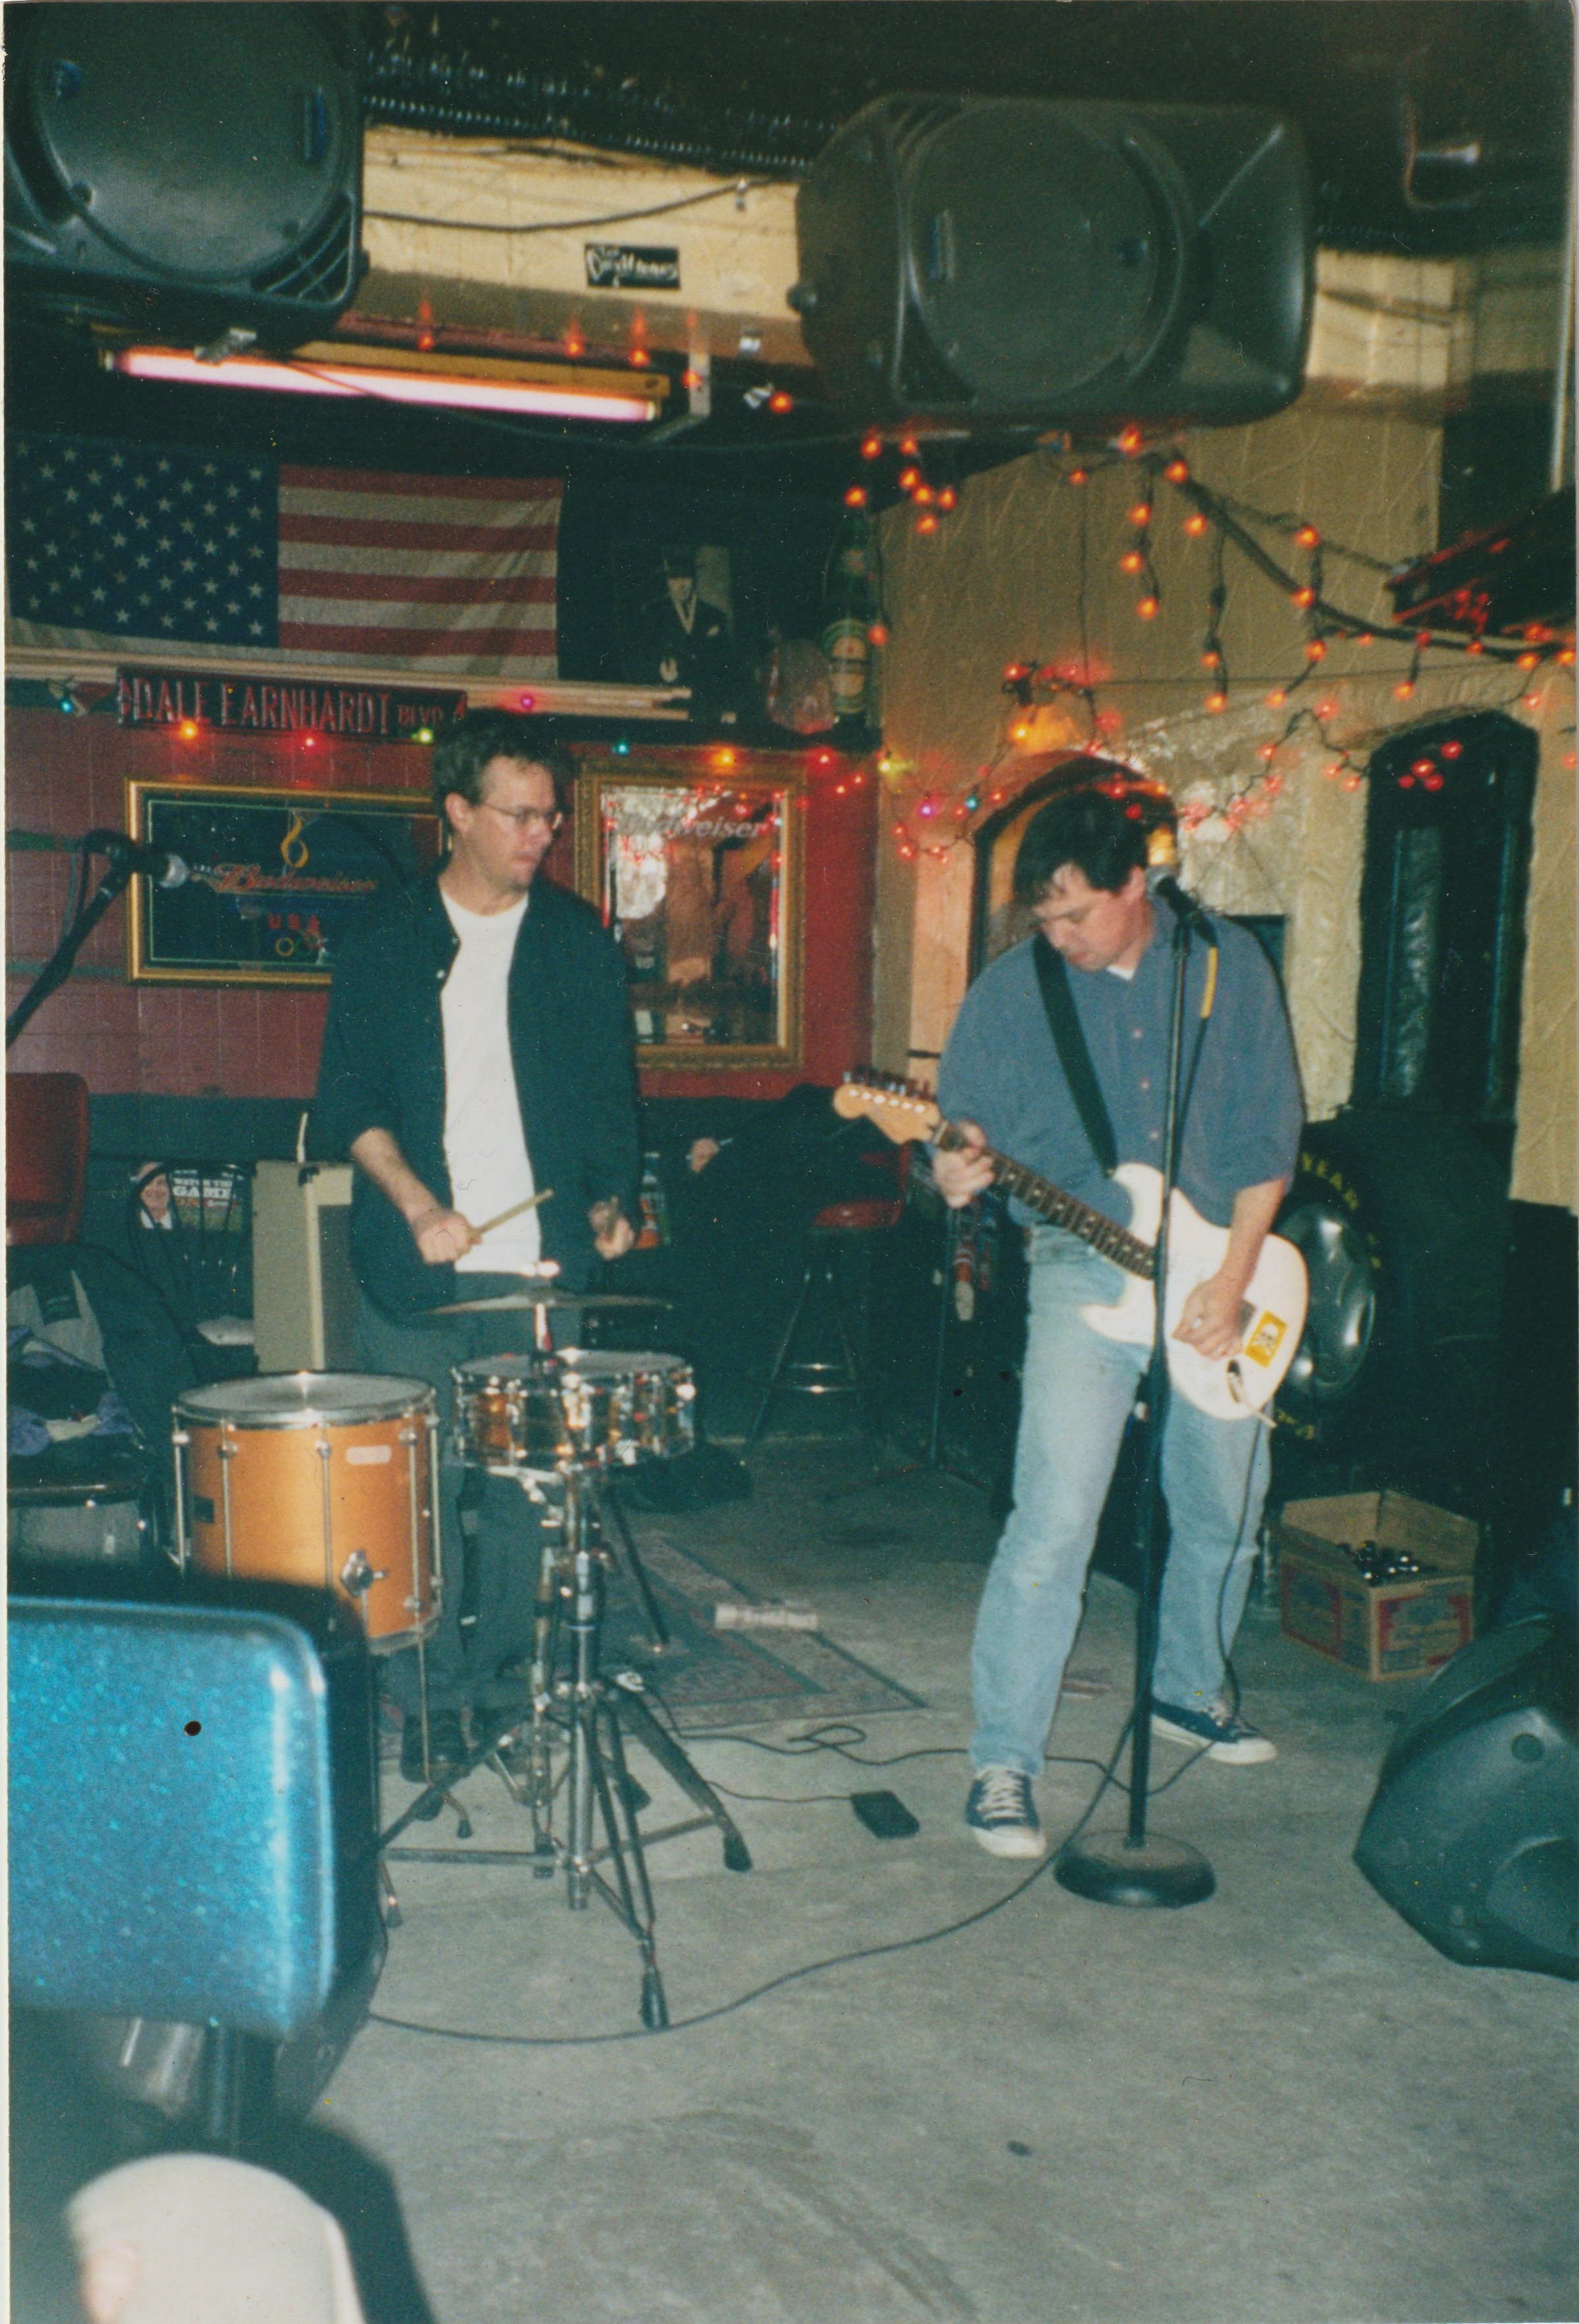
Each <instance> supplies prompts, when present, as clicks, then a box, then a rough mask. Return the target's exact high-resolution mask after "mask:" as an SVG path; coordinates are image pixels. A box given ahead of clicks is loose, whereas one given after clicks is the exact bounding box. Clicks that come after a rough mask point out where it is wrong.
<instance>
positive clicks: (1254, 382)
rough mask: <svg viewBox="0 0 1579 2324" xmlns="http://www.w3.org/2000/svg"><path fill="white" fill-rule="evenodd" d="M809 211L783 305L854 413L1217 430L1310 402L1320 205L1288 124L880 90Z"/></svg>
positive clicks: (1231, 113)
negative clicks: (1306, 393)
mask: <svg viewBox="0 0 1579 2324" xmlns="http://www.w3.org/2000/svg"><path fill="white" fill-rule="evenodd" d="M796 220H797V235H798V242H799V281H798V282H797V284H796V285H795V288H794V290H793V291H791V292H790V294H789V303H790V304H791V306H792V307H794V308H795V309H796V310H797V312H798V313H799V316H800V319H801V329H802V333H803V336H804V337H805V340H806V346H807V350H808V354H809V355H810V356H811V359H812V361H813V362H814V363H815V364H816V365H817V369H818V370H819V371H820V372H821V374H822V375H823V377H824V379H825V381H826V383H827V386H828V389H829V391H830V392H831V394H832V395H833V398H834V400H835V401H836V403H837V404H838V405H839V406H840V408H841V409H842V410H845V411H846V412H847V413H848V414H849V415H850V416H851V417H852V418H853V419H855V420H860V421H862V422H866V421H879V422H881V421H885V420H888V421H893V420H919V421H928V420H930V421H933V422H935V423H942V424H946V425H953V426H959V427H966V428H988V427H998V426H1015V425H1033V426H1035V425H1041V426H1059V427H1063V426H1070V425H1076V426H1078V425H1085V424H1090V425H1095V424H1097V423H1100V422H1107V421H1114V420H1156V421H1158V422H1164V421H1166V422H1170V423H1173V424H1177V425H1184V424H1187V423H1194V424H1198V425H1203V426H1213V425H1218V426H1221V425H1226V424H1229V423H1238V422H1242V421H1245V420H1259V419H1262V418H1264V417H1265V416H1266V414H1267V413H1269V412H1272V411H1276V410H1279V409H1280V408H1281V407H1282V406H1283V405H1284V404H1286V403H1288V402H1289V401H1291V400H1292V399H1293V397H1294V396H1295V395H1297V393H1298V391H1299V386H1300V380H1301V374H1302V370H1303V365H1304V359H1305V346H1306V340H1307V334H1308V328H1309V314H1310V303H1311V212H1310V192H1309V185H1308V180H1307V171H1306V164H1305V157H1304V152H1303V149H1302V147H1301V145H1300V142H1299V138H1298V135H1297V132H1296V131H1295V130H1294V129H1293V128H1292V126H1291V125H1290V124H1288V122H1286V121H1283V120H1281V119H1279V117H1278V115H1275V114H1271V113H1267V112H1263V111H1261V110H1260V109H1258V108H1255V107H1251V106H1164V105H1156V106H1118V105H1105V104H1094V103H1085V102H1071V103H1067V104H1065V103H1061V102H1059V101H1057V100H1055V99H1049V98H1041V97H884V98H882V99H881V100H880V102H879V103H877V104H875V105H871V106H867V107H866V108H865V110H864V111H863V112H862V113H858V114H857V115H855V116H854V119H853V120H852V121H849V122H847V123H846V124H845V127H844V128H843V129H842V130H841V131H840V132H839V134H838V135H837V136H836V138H835V139H834V140H833V142H832V143H831V144H829V145H828V146H826V148H825V150H824V151H823V152H821V153H820V154H819V155H818V156H817V161H816V162H815V164H814V165H813V168H812V171H811V173H810V175H809V176H808V179H807V180H806V181H805V182H804V184H803V185H802V186H801V188H800V191H799V198H798V202H797V211H796Z"/></svg>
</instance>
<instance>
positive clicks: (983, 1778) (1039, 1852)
mask: <svg viewBox="0 0 1579 2324" xmlns="http://www.w3.org/2000/svg"><path fill="white" fill-rule="evenodd" d="M965 1821H966V1823H967V1824H968V1825H969V1826H970V1828H971V1832H972V1836H973V1837H974V1840H975V1841H976V1844H977V1846H978V1847H981V1848H984V1849H986V1851H987V1853H988V1855H989V1856H1045V1855H1046V1854H1047V1852H1048V1841H1047V1834H1046V1833H1045V1832H1044V1831H1043V1830H1042V1828H1041V1825H1040V1823H1039V1821H1038V1820H1037V1812H1036V1809H1035V1807H1034V1805H1033V1804H1032V1802H1031V1796H1030V1776H1029V1775H1021V1774H1020V1770H1019V1769H1018V1768H1017V1767H983V1770H982V1772H981V1774H980V1775H978V1776H977V1777H976V1779H975V1782H974V1784H972V1785H971V1788H970V1797H969V1798H968V1799H967V1800H966V1802H965Z"/></svg>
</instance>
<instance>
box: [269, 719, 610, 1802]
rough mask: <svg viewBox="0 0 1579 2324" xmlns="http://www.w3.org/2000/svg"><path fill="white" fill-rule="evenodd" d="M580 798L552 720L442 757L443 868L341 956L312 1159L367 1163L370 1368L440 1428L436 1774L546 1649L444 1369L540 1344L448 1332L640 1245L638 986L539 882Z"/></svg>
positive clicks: (414, 1683) (405, 1692) (454, 744)
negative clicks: (454, 1307) (457, 1424)
mask: <svg viewBox="0 0 1579 2324" xmlns="http://www.w3.org/2000/svg"><path fill="white" fill-rule="evenodd" d="M574 778H575V765H574V761H572V760H571V758H570V755H569V753H568V752H567V751H566V750H565V749H564V747H563V745H562V744H559V743H557V742H555V740H554V738H553V732H552V729H551V727H550V726H549V724H548V722H547V721H545V720H542V719H531V718H524V717H519V716H517V715H513V714H512V713H508V712H503V711H494V710H485V711H479V712H476V713H475V714H474V715H472V716H471V717H469V718H466V719H464V720H463V721H462V722H461V723H460V724H459V725H458V726H457V727H456V728H455V730H454V731H453V732H452V733H449V734H448V735H447V736H446V737H445V739H444V740H443V741H442V742H440V743H439V745H438V746H437V748H436V749H435V751H434V753H433V798H434V804H435V806H436V807H437V808H438V811H439V816H441V818H442V819H443V823H444V825H445V829H446V833H447V836H448V854H447V856H446V859H445V861H444V862H443V864H442V866H441V867H440V869H439V871H438V872H437V874H436V875H435V876H434V877H432V878H430V879H428V880H425V881H420V882H417V883H414V884H413V885H412V886H411V887H410V888H407V889H404V890H400V891H399V892H397V893H395V894H393V895H392V896H391V897H390V898H389V899H387V900H386V901H384V902H383V903H382V904H381V905H380V906H378V907H377V908H374V910H373V911H371V912H370V913H369V914H368V916H367V918H366V919H365V922H364V923H363V924H362V925H361V926H359V927H357V928H356V931H355V932H354V934H353V935H352V936H350V937H349V938H348V939H347V942H346V947H345V951H344V954H343V956H342V958H341V959H340V961H339V962H338V964H337V966H336V970H335V975H334V982H333V985H332V987H331V990H330V993H329V1011H328V1024H327V1025H326V1027H325V1030H324V1044H323V1055H322V1059H321V1061H320V1065H319V1083H318V1097H317V1102H316V1107H315V1112H314V1145H315V1149H316V1150H318V1151H319V1152H321V1153H335V1154H348V1155H349V1156H350V1157H351V1159H352V1161H353V1162H354V1163H355V1164H356V1181H355V1185H354V1189H353V1194H352V1202H351V1257H352V1263H353V1266H354V1268H355V1270H356V1280H357V1284H358V1286H359V1289H360V1292H361V1302H360V1306H359V1310H358V1316H357V1332H356V1344H357V1356H358V1360H359V1361H360V1362H361V1363H362V1364H364V1365H365V1367H366V1369H368V1370H369V1371H372V1372H381V1373H393V1374H400V1375H403V1376H406V1377H410V1378H413V1379H424V1380H427V1381H429V1383H430V1384H431V1385H432V1386H433V1387H434V1388H437V1390H438V1392H439V1404H440V1411H441V1413H442V1415H443V1417H444V1421H445V1423H446V1427H445V1431H444V1434H443V1437H442V1440H441V1441H442V1442H443V1443H444V1446H445V1451H444V1455H443V1460H444V1477H443V1484H444V1490H443V1493H442V1497H441V1498H442V1502H443V1510H442V1516H443V1521H444V1526H445V1535H444V1538H445V1542H446V1545H447V1571H446V1584H447V1586H446V1590H445V1593H444V1604H443V1610H442V1613H441V1617H440V1620H439V1628H438V1631H437V1633H436V1635H435V1636H434V1637H433V1638H432V1639H431V1640H430V1641H429V1644H428V1647H427V1655H426V1661H427V1677H428V1709H429V1721H428V1760H427V1770H428V1772H430V1773H431V1774H432V1775H437V1776H441V1775H446V1774H452V1773H454V1771H455V1769H456V1768H457V1767H458V1766H461V1765H462V1764H464V1762H465V1759H466V1735H465V1731H464V1729H463V1728H462V1725H461V1720H462V1716H463V1714H464V1713H466V1712H468V1711H469V1712H470V1714H471V1720H472V1734H473V1741H474V1744H480V1743H483V1742H485V1741H491V1740H493V1739H494V1736H495V1735H497V1734H500V1733H503V1731H504V1729H506V1728H507V1727H508V1726H509V1725H510V1724H511V1723H512V1720H514V1719H515V1717H517V1716H518V1715H519V1713H520V1712H521V1711H522V1709H523V1708H524V1686H523V1683H522V1681H521V1679H520V1678H519V1676H517V1675H514V1674H512V1671H511V1670H508V1669H506V1667H505V1665H512V1664H513V1663H515V1662H517V1661H519V1659H520V1658H521V1657H522V1656H524V1655H525V1654H526V1653H527V1651H528V1649H529V1647H530V1644H531V1611H532V1597H533V1590H534V1586H535V1581H536V1572H535V1557H536V1550H535V1527H534V1526H532V1525H531V1523H530V1522H529V1521H528V1513H529V1508H530V1505H529V1503H528V1502H527V1500H526V1498H525V1496H524V1495H523V1494H522V1492H521V1491H520V1489H518V1488H517V1487H516V1486H514V1485H513V1484H511V1483H508V1482H505V1481H501V1480H494V1479H487V1480H483V1486H482V1492H481V1506H480V1508H475V1507H473V1506H472V1505H471V1504H472V1501H473V1500H474V1499H476V1481H475V1480H473V1479H472V1478H471V1477H470V1476H469V1475H468V1472H467V1471H465V1470H464V1469H463V1468H462V1467H461V1465H460V1464H459V1463H458V1462H457V1461H456V1459H455V1456H454V1454H453V1452H452V1450H451V1449H450V1446H449V1440H448V1406H449V1401H450V1394H451V1385H450V1370H451V1367H452V1366H454V1365H456V1364H457V1363H463V1362H466V1361H467V1360H471V1359H472V1358H475V1357H479V1356H485V1355H498V1354H502V1353H504V1352H506V1351H510V1350H512V1349H515V1350H519V1349H520V1348H521V1347H522V1345H524V1344H530V1330H529V1329H528V1328H525V1327H529V1326H530V1322H531V1318H530V1316H525V1315H522V1314H519V1313H516V1314H494V1315H443V1314H435V1313H434V1312H433V1311H434V1310H435V1309H439V1308H442V1307H444V1306H447V1305H450V1304H452V1303H453V1302H455V1301H457V1300H469V1299H475V1298H489V1297H493V1296H498V1295H501V1294H503V1293H507V1292H511V1291H519V1290H520V1289H521V1288H522V1283H523V1278H524V1277H525V1275H526V1271H527V1270H528V1269H530V1268H533V1267H535V1266H536V1265H537V1263H538V1262H539V1261H540V1260H542V1259H551V1260H553V1261H555V1262H557V1264H558V1267H559V1278H558V1280H559V1286H560V1287H563V1288H568V1289H571V1290H577V1289H580V1288H582V1287H583V1286H585V1285H586V1281H587V1278H588V1277H589V1275H590V1273H591V1271H592V1269H593V1267H594V1265H595V1264H596V1259H599V1258H602V1259H618V1258H620V1257H621V1256H623V1253H624V1252H625V1251H627V1250H629V1249H630V1248H631V1244H632V1241H633V1228H632V1225H631V1215H632V1213H633V1212H634V1209H635V1190H636V1187H637V1185H638V1183H639V1180H640V1175H641V1154H640V1141H639V1139H638V1135H637V1127H636V1099H635V1078H634V1073H633V1063H632V1052H631V1037H630V1017H629V1008H628V1004H627V1001H626V995H625V978H624V970H623V964H622V962H621V959H620V955H619V954H618V952H617V950H616V948H615V946H614V943H613V941H612V940H611V938H610V937H609V936H608V935H607V933H606V932H605V929H604V927H603V926H602V924H601V923H600V921H599V919H598V917H597V915H596V912H595V911H593V910H592V909H591V908H590V907H589V906H588V905H586V904H585V903H583V902H581V901H580V899H578V898H577V897H575V896H572V895H570V894H568V892H567V891H566V890H564V889H562V888H559V887H557V886H555V885H554V884H553V882H552V881H546V880H543V881H540V880H539V879H538V876H537V875H538V872H539V870H540V867H541V864H542V862H543V859H544V857H545V856H546V855H547V853H548V852H549V847H550V846H551V845H552V844H553V840H554V835H555V833H556V832H557V831H558V830H559V825H560V823H561V822H562V820H563V817H564V809H565V806H566V803H567V801H568V798H569V796H570V786H571V784H572V782H573V780H574ZM534 1195H535V1196H537V1197H539V1200H538V1202H537V1203H536V1205H535V1207H532V1208H530V1209H522V1207H521V1206H522V1204H524V1203H528V1202H529V1201H530V1200H531V1197H533V1196H534ZM505 1213H514V1215H513V1216H511V1217H509V1218H507V1219H505V1218H504V1214H505ZM495 1219H503V1223H502V1224H500V1225H499V1226H497V1227H494V1228H492V1229H490V1231H488V1232H487V1233H486V1234H481V1233H479V1231H478V1229H479V1228H480V1227H484V1226H486V1225H487V1224H488V1222H490V1221H492V1220H495ZM463 1544H464V1547H465V1554H464V1555H463V1554H461V1553H462V1547H463ZM463 1575H464V1582H463ZM416 1665H417V1656H416V1655H415V1654H413V1653H410V1652H408V1653H402V1654H397V1655H392V1656H390V1657H389V1659H388V1661H387V1663H386V1665H385V1674H384V1675H385V1685H386V1688H387V1690H388V1692H389V1693H390V1695H391V1697H392V1700H393V1701H395V1703H396V1704H397V1705H398V1706H399V1708H400V1709H401V1710H402V1712H403V1713H404V1714H405V1720H404V1728H403V1733H402V1751H401V1768H402V1774H403V1775H406V1776H407V1777H408V1779H409V1780H411V1781H413V1782H415V1781H419V1780H420V1779H421V1778H422V1776H423V1774H424V1762H423V1753H422V1734H421V1722H420V1719H419V1718H418V1717H417V1716H416V1715H415V1714H416V1712H417V1710H418V1707H419V1694H420V1674H419V1672H418V1669H417V1666H416ZM485 1726H489V1727H491V1728H492V1729H493V1730H494V1731H493V1733H492V1734H488V1735H485V1734H484V1733H483V1732H482V1729H483V1728H484V1727H485Z"/></svg>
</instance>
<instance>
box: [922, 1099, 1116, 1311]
mask: <svg viewBox="0 0 1579 2324" xmlns="http://www.w3.org/2000/svg"><path fill="white" fill-rule="evenodd" d="M934 1143H935V1144H936V1145H938V1146H943V1147H947V1148H958V1147H962V1146H964V1145H965V1139H964V1137H963V1136H962V1135H961V1133H960V1132H959V1131H958V1130H956V1128H955V1126H954V1124H953V1123H952V1122H951V1121H946V1122H944V1123H943V1125H942V1127H941V1128H940V1129H939V1130H937V1134H936V1137H935V1139H934ZM985 1154H986V1159H987V1160H988V1161H989V1162H990V1163H991V1164H992V1166H993V1178H994V1180H995V1181H996V1183H997V1184H998V1185H1000V1186H1004V1187H1006V1188H1007V1189H1008V1191H1009V1193H1010V1194H1014V1195H1016V1196H1018V1198H1019V1199H1020V1202H1022V1203H1025V1204H1026V1206H1027V1207H1028V1208H1029V1209H1030V1210H1033V1211H1035V1212H1036V1213H1038V1214H1039V1216H1040V1217H1042V1218H1044V1219H1047V1220H1048V1222H1050V1223H1051V1224H1052V1225H1053V1226H1056V1227H1066V1228H1067V1230H1068V1231H1069V1232H1070V1233H1071V1234H1075V1235H1078V1236H1079V1238H1080V1240H1081V1241H1082V1242H1088V1243H1089V1244H1090V1245H1091V1247H1092V1249H1093V1250H1098V1251H1100V1252H1101V1253H1102V1256H1103V1259H1112V1260H1113V1265H1114V1266H1115V1267H1122V1268H1123V1269H1124V1272H1125V1273H1126V1274H1127V1275H1139V1276H1142V1277H1145V1278H1146V1279H1148V1280H1150V1279H1151V1278H1152V1277H1155V1275H1156V1273H1157V1254H1156V1252H1155V1251H1154V1250H1152V1248H1151V1246H1150V1243H1144V1242H1141V1241H1140V1240H1138V1238H1137V1237H1136V1236H1134V1235H1132V1234H1131V1233H1130V1232H1129V1231H1128V1230H1127V1229H1126V1228H1124V1227H1121V1226H1115V1225H1114V1223H1113V1220H1112V1219H1108V1218H1104V1217H1103V1214H1102V1213H1101V1212H1100V1211H1094V1210H1093V1209H1092V1207H1091V1205H1090V1203H1083V1202H1081V1201H1080V1200H1079V1198H1078V1197H1077V1196H1076V1195H1074V1194H1066V1193H1065V1192H1064V1190H1063V1188H1062V1187H1061V1186H1055V1185H1054V1184H1053V1182H1052V1180H1051V1179H1050V1178H1040V1177H1039V1176H1037V1174H1036V1172H1035V1171H1034V1170H1028V1169H1027V1168H1026V1167H1025V1165H1024V1164H1023V1163H1022V1162H1011V1160H1010V1159H1009V1157H1008V1156H1007V1155H1006V1154H999V1153H996V1152H995V1151H994V1150H993V1148H992V1147H990V1146H989V1147H987V1148H985Z"/></svg>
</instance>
